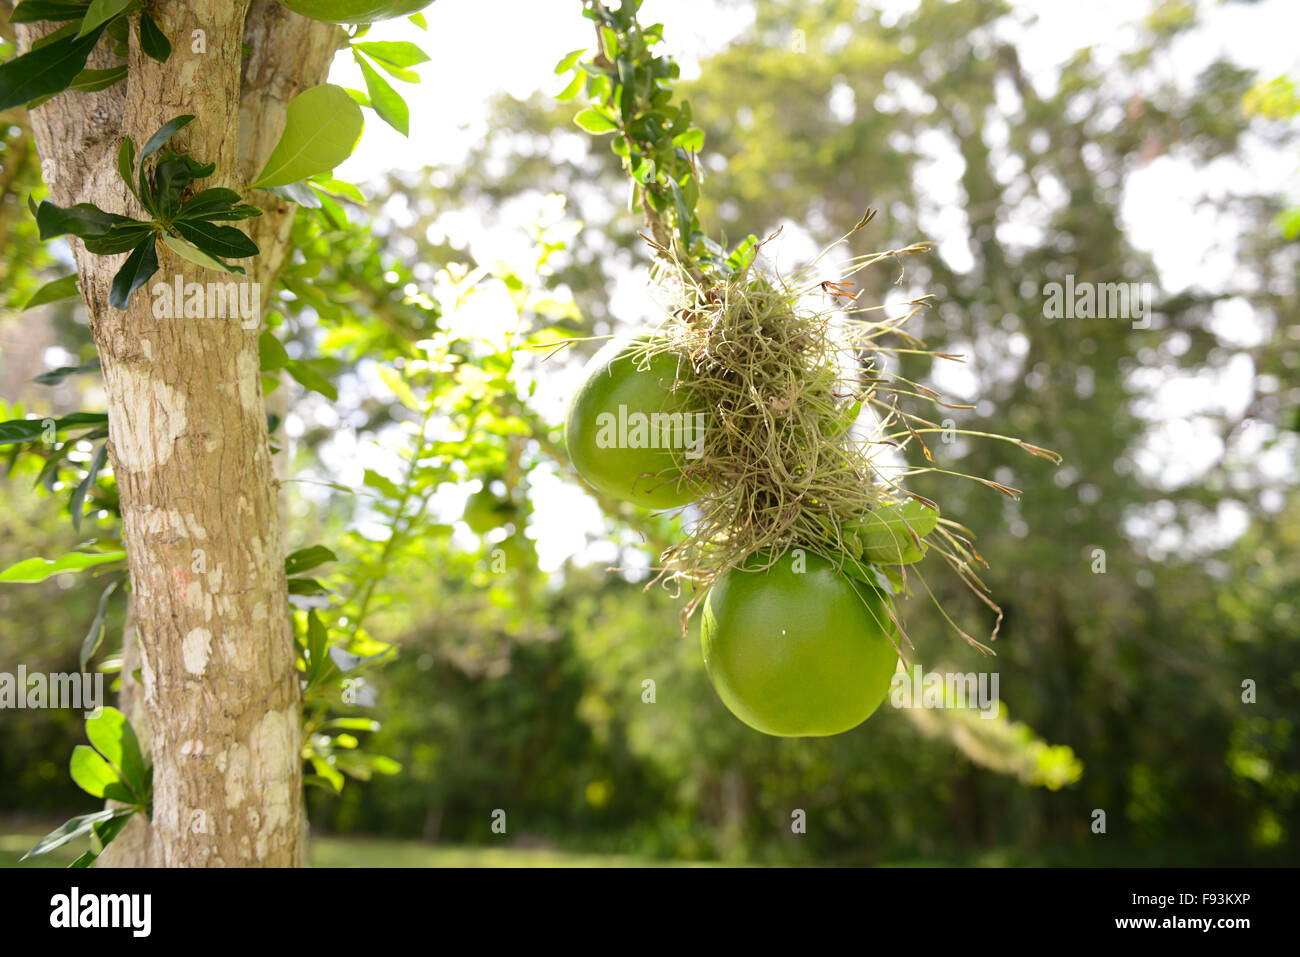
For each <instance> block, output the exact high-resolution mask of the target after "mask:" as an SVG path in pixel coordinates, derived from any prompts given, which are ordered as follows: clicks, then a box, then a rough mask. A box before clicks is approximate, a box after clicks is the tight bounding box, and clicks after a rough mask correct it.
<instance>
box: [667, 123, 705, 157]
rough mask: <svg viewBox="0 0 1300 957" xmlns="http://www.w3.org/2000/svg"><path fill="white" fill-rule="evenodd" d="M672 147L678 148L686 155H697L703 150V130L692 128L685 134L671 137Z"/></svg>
mask: <svg viewBox="0 0 1300 957" xmlns="http://www.w3.org/2000/svg"><path fill="white" fill-rule="evenodd" d="M673 146H680V147H681V148H682V149H684V150H686V152H688V153H698V152H699V151H700V150H702V149H704V130H701V129H698V128H696V127H694V126H692V127H691V128H690V129H689V130H686V131H685V132H682V133H678V134H677V135H676V136H674V137H673Z"/></svg>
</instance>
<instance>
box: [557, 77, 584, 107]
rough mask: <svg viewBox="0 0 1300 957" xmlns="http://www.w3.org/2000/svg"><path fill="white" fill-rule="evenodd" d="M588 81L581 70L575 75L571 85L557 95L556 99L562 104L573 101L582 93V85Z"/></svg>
mask: <svg viewBox="0 0 1300 957" xmlns="http://www.w3.org/2000/svg"><path fill="white" fill-rule="evenodd" d="M586 79H587V74H586V73H584V72H583V71H581V70H579V71H578V72H577V73H575V74H574V75H573V79H572V80H570V81H569V85H568V86H566V87H565V88H564V89H563V90H561V91H560V92H559V93H556V94H555V98H556V99H557V100H560V101H561V102H566V101H568V100H571V99H573V98H574V97H575V96H577V95H578V94H579V93H580V92H581V91H582V84H583V82H584V81H585V80H586Z"/></svg>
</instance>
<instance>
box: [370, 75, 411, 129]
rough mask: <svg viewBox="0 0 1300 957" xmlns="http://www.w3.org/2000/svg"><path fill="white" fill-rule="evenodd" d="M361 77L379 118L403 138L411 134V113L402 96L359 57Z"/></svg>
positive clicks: (372, 106)
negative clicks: (364, 81)
mask: <svg viewBox="0 0 1300 957" xmlns="http://www.w3.org/2000/svg"><path fill="white" fill-rule="evenodd" d="M356 60H357V65H358V66H360V67H361V75H362V76H363V77H365V80H366V91H367V92H368V93H369V94H370V106H371V108H372V109H373V110H374V111H375V112H376V113H378V114H379V118H380V119H381V120H383V121H384V122H385V123H387V124H388V125H389V126H391V127H392V128H393V129H395V130H397V132H399V133H401V134H402V135H403V136H409V135H410V132H411V129H410V127H411V111H410V108H409V107H407V105H406V101H405V100H403V99H402V95H401V94H400V93H398V92H397V91H396V90H394V89H393V87H392V84H390V83H389V82H388V81H387V80H385V79H384V78H383V77H382V76H380V75H379V74H378V73H377V72H375V69H374V67H372V66H371V65H370V64H369V63H367V62H366V61H365V60H363V59H361V57H357V58H356Z"/></svg>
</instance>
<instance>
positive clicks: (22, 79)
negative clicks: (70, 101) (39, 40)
mask: <svg viewBox="0 0 1300 957" xmlns="http://www.w3.org/2000/svg"><path fill="white" fill-rule="evenodd" d="M101 33H103V28H102V27H100V28H98V29H96V30H94V31H92V32H91V33H90V34H89V35H87V36H72V35H70V34H71V31H69V35H68V36H63V37H60V38H59V39H57V40H54V41H53V42H51V43H46V44H44V45H43V46H40V47H37V48H35V49H33V50H31V51H30V52H28V53H25V54H23V55H22V56H19V57H14V58H13V59H12V60H9V61H8V62H6V63H4V64H0V111H4V110H8V109H12V108H13V107H15V106H22V105H24V104H26V103H28V102H30V101H31V100H34V99H36V98H37V97H42V96H53V95H54V94H56V93H62V92H63V91H64V90H66V89H67V88H68V84H69V83H71V82H72V81H73V80H75V79H76V78H77V74H78V73H80V72H81V71H82V69H84V68H85V66H86V60H88V59H89V58H90V51H92V50H93V49H95V44H97V43H98V42H99V36H100V34H101Z"/></svg>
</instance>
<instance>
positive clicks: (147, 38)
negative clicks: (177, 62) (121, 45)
mask: <svg viewBox="0 0 1300 957" xmlns="http://www.w3.org/2000/svg"><path fill="white" fill-rule="evenodd" d="M140 49H141V50H143V51H144V52H145V55H146V56H150V57H153V59H155V60H157V61H158V62H159V63H166V62H167V60H168V59H169V58H170V57H171V55H172V43H171V41H170V40H168V39H167V36H166V34H164V33H163V32H162V30H161V29H159V27H158V24H157V23H155V22H154V19H153V17H151V16H149V14H147V13H142V14H140Z"/></svg>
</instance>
